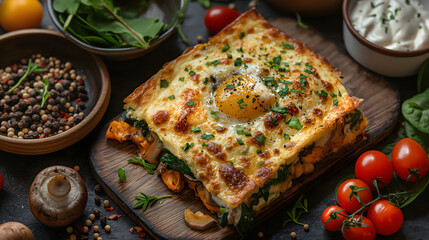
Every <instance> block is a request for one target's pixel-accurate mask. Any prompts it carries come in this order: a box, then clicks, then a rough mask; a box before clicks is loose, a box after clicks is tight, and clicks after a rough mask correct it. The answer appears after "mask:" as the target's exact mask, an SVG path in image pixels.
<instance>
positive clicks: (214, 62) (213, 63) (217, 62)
mask: <svg viewBox="0 0 429 240" xmlns="http://www.w3.org/2000/svg"><path fill="white" fill-rule="evenodd" d="M218 64H219V60H214V61H212V62H207V63H206V65H207V66H210V65H214V66H217V65H218ZM189 74H191V73H189Z"/></svg>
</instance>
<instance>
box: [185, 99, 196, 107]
mask: <svg viewBox="0 0 429 240" xmlns="http://www.w3.org/2000/svg"><path fill="white" fill-rule="evenodd" d="M186 105H188V106H194V105H195V102H194V101H192V100H191V101H189V102H188V103H187V104H186Z"/></svg>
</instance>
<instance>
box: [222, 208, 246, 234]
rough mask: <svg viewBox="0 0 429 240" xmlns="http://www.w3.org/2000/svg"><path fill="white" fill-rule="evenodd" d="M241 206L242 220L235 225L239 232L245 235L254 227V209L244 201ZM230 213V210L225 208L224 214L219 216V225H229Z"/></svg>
mask: <svg viewBox="0 0 429 240" xmlns="http://www.w3.org/2000/svg"><path fill="white" fill-rule="evenodd" d="M240 207H241V216H240V220H239V221H238V223H237V225H236V226H235V229H237V232H238V233H239V234H240V235H241V236H243V237H244V236H246V235H247V234H248V233H249V231H250V229H251V228H252V224H253V210H252V208H251V207H248V206H247V205H246V204H244V203H242V204H241V205H240ZM228 215H229V212H228V211H225V210H224V209H223V211H222V214H220V215H219V216H218V217H219V226H221V227H225V226H226V225H228Z"/></svg>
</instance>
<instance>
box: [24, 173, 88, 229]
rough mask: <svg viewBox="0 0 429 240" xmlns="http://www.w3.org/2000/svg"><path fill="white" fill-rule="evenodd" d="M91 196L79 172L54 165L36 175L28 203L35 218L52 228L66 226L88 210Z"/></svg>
mask: <svg viewBox="0 0 429 240" xmlns="http://www.w3.org/2000/svg"><path fill="white" fill-rule="evenodd" d="M87 199H88V193H87V191H86V186H85V183H84V182H83V180H82V178H81V177H80V175H79V173H78V172H76V171H75V170H74V169H72V168H69V167H65V166H51V167H48V168H45V169H44V170H42V171H41V172H40V173H39V174H37V176H36V178H35V179H34V181H33V183H32V184H31V188H30V194H29V197H28V202H29V205H30V210H31V213H33V215H34V217H35V218H36V219H37V220H39V221H40V222H42V223H43V224H44V225H46V226H49V227H65V226H67V225H70V224H71V223H72V222H74V221H75V220H77V219H78V218H79V217H80V216H81V215H82V213H83V211H84V210H85V206H86V202H87Z"/></svg>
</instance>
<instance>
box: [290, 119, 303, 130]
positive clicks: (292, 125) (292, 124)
mask: <svg viewBox="0 0 429 240" xmlns="http://www.w3.org/2000/svg"><path fill="white" fill-rule="evenodd" d="M286 124H287V125H289V127H290V128H293V129H296V130H300V129H301V128H302V125H301V122H300V121H299V119H298V118H296V117H291V118H290V119H289V120H288V121H287V122H286Z"/></svg>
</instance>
